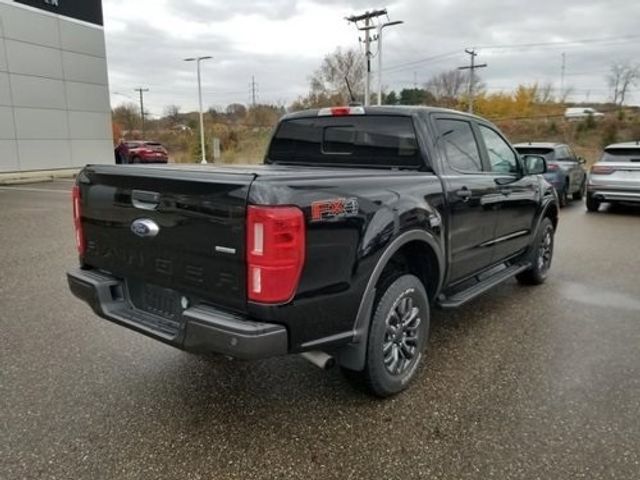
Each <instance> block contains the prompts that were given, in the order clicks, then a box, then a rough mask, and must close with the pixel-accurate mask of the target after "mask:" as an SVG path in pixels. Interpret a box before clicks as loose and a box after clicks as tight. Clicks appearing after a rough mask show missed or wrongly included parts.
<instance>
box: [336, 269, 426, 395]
mask: <svg viewBox="0 0 640 480" xmlns="http://www.w3.org/2000/svg"><path fill="white" fill-rule="evenodd" d="M429 319H430V312H429V299H428V296H427V292H426V291H425V288H424V286H423V285H422V282H421V281H420V280H419V279H418V278H417V277H415V276H413V275H402V276H401V277H399V278H397V279H396V280H394V281H393V282H391V283H390V284H389V286H388V287H387V288H386V290H385V291H384V293H383V294H382V296H381V297H380V299H379V300H378V302H377V305H376V308H375V311H374V313H373V316H372V318H371V327H370V329H369V338H368V340H367V360H366V363H365V368H364V370H363V371H362V372H354V371H348V372H345V376H346V377H347V379H348V380H351V381H353V382H355V383H356V385H358V384H360V385H362V384H364V385H365V386H366V388H367V390H368V391H369V393H371V394H373V395H375V396H378V397H382V398H384V397H389V396H391V395H395V394H397V393H400V392H401V391H403V390H405V389H406V388H407V387H408V386H409V384H410V383H411V381H412V380H413V379H414V378H415V376H416V372H417V371H418V369H419V367H420V364H421V362H422V357H423V355H424V349H425V346H426V343H427V339H428V336H429Z"/></svg>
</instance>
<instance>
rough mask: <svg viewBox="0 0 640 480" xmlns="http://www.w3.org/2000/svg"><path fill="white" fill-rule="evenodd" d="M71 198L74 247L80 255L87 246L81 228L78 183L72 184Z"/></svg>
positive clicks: (80, 199) (80, 200)
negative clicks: (74, 236)
mask: <svg viewBox="0 0 640 480" xmlns="http://www.w3.org/2000/svg"><path fill="white" fill-rule="evenodd" d="M71 198H72V200H73V228H74V230H75V232H76V247H77V248H78V254H79V255H80V256H82V255H84V252H85V250H86V248H87V243H86V241H85V238H84V230H83V228H82V205H81V203H82V197H81V195H80V187H79V186H78V185H74V186H73V189H72V190H71Z"/></svg>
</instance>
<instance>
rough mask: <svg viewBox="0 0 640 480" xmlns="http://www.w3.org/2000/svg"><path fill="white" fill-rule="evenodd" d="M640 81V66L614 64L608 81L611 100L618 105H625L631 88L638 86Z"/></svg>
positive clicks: (627, 63)
mask: <svg viewBox="0 0 640 480" xmlns="http://www.w3.org/2000/svg"><path fill="white" fill-rule="evenodd" d="M639 80H640V65H631V64H630V63H629V62H626V63H614V64H612V65H611V68H610V71H609V74H608V75H607V81H608V83H609V87H610V88H611V94H612V95H611V98H612V100H613V103H615V104H616V105H619V106H622V105H624V101H625V98H626V97H627V94H628V93H629V88H630V87H632V86H634V85H637V84H638V81H639Z"/></svg>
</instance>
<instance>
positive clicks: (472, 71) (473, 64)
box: [458, 48, 487, 113]
mask: <svg viewBox="0 0 640 480" xmlns="http://www.w3.org/2000/svg"><path fill="white" fill-rule="evenodd" d="M465 53H467V54H469V56H470V57H471V64H470V65H469V66H468V67H458V70H469V113H473V88H474V86H475V82H476V79H475V72H476V69H478V68H486V67H487V64H486V63H482V64H480V65H476V57H477V56H478V53H477V52H476V51H475V49H473V48H471V49H469V48H467V49H465Z"/></svg>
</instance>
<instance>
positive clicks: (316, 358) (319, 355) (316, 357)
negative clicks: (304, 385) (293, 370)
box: [300, 352, 336, 370]
mask: <svg viewBox="0 0 640 480" xmlns="http://www.w3.org/2000/svg"><path fill="white" fill-rule="evenodd" d="M300 356H301V357H302V358H304V359H305V360H306V361H307V362H309V363H312V364H313V365H315V366H316V367H318V368H320V369H322V370H329V369H331V368H333V366H334V365H335V364H336V360H335V358H333V357H332V356H331V355H328V354H326V353H324V352H304V353H301V354H300Z"/></svg>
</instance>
